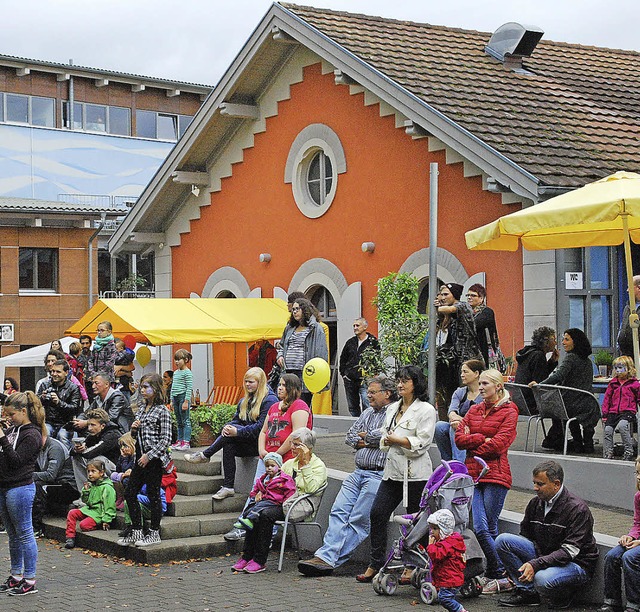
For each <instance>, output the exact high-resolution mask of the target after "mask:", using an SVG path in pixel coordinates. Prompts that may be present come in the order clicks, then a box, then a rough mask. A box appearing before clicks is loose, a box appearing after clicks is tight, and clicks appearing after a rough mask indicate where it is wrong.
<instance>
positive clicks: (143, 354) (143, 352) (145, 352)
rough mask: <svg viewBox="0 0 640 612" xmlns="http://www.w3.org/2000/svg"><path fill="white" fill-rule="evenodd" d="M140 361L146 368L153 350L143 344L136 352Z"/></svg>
mask: <svg viewBox="0 0 640 612" xmlns="http://www.w3.org/2000/svg"><path fill="white" fill-rule="evenodd" d="M136 359H137V360H138V363H139V364H140V365H141V366H142V367H143V368H144V367H145V366H146V365H147V364H148V363H149V362H150V361H151V351H150V350H149V347H148V346H141V347H140V348H139V349H138V352H137V353H136Z"/></svg>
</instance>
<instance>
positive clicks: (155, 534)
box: [135, 529, 161, 546]
mask: <svg viewBox="0 0 640 612" xmlns="http://www.w3.org/2000/svg"><path fill="white" fill-rule="evenodd" d="M160 541H161V540H160V532H159V531H154V530H153V529H151V530H150V531H149V533H148V534H147V535H146V536H144V537H143V538H140V539H139V540H138V541H137V542H135V545H136V546H151V545H152V544H160Z"/></svg>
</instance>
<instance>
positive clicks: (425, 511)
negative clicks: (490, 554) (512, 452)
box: [372, 457, 489, 604]
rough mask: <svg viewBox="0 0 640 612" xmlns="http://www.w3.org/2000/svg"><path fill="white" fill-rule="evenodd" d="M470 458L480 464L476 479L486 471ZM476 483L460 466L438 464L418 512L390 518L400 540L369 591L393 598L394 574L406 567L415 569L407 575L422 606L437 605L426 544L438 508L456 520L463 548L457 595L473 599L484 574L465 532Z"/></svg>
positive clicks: (475, 542) (472, 541) (478, 550)
mask: <svg viewBox="0 0 640 612" xmlns="http://www.w3.org/2000/svg"><path fill="white" fill-rule="evenodd" d="M474 458H475V460H476V461H477V462H478V463H480V464H481V465H482V471H481V473H480V475H479V476H478V480H479V479H480V478H482V477H483V476H484V475H485V474H486V473H487V472H488V470H489V468H488V466H487V464H486V463H485V462H484V461H483V460H482V459H480V458H479V457H474ZM476 483H477V481H474V480H473V478H472V477H471V476H470V475H469V472H468V471H467V468H466V466H465V465H464V463H461V462H459V461H444V460H443V461H442V465H440V466H439V467H438V468H437V469H436V470H435V471H434V472H433V474H431V477H430V478H429V480H428V481H427V484H426V485H425V487H424V491H423V492H422V497H421V499H420V510H419V511H418V512H417V513H416V514H414V515H403V516H395V517H394V518H393V520H394V522H396V523H398V524H399V525H400V537H399V538H398V539H397V540H396V541H395V542H394V543H393V548H392V549H391V551H390V552H389V555H388V556H387V561H386V562H385V564H384V565H383V566H382V568H381V569H380V571H379V572H378V573H377V574H376V575H375V576H374V578H373V582H372V586H373V590H374V591H375V592H376V593H377V594H378V595H393V594H394V593H395V592H396V589H397V588H398V572H402V571H403V570H404V568H405V567H407V566H409V567H414V568H415V569H414V570H413V572H412V574H411V585H412V586H413V587H414V588H416V589H418V591H419V592H420V599H421V600H422V601H423V602H424V603H426V604H433V603H436V602H437V600H438V592H437V590H436V588H435V587H434V586H433V584H432V583H431V563H430V561H429V557H428V555H427V549H426V545H427V542H428V536H429V524H428V519H429V516H430V515H431V514H432V513H433V512H435V511H436V510H440V509H441V508H446V509H448V510H451V512H452V513H453V516H454V517H455V520H456V526H455V530H456V531H458V532H459V533H460V534H461V535H462V537H463V538H464V541H465V544H466V547H467V553H466V556H467V564H466V568H465V582H464V585H463V586H462V588H461V589H460V594H461V595H462V596H463V597H477V596H478V595H480V593H482V584H481V582H480V581H479V580H478V576H480V575H481V574H482V573H483V572H484V569H485V567H484V566H485V557H484V554H483V552H482V549H481V548H480V545H479V544H478V540H477V539H476V536H475V534H474V533H473V531H471V530H470V529H469V513H470V509H471V499H472V498H473V489H474V487H475V485H476Z"/></svg>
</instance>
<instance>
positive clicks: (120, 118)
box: [109, 106, 131, 136]
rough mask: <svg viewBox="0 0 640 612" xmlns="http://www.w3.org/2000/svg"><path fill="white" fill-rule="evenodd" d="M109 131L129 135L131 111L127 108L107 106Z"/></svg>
mask: <svg viewBox="0 0 640 612" xmlns="http://www.w3.org/2000/svg"><path fill="white" fill-rule="evenodd" d="M109 133H110V134H120V135H121V136H130V135H131V113H130V111H129V109H128V108H120V107H119V106H110V107H109Z"/></svg>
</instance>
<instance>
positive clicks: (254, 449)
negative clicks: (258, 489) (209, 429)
mask: <svg viewBox="0 0 640 612" xmlns="http://www.w3.org/2000/svg"><path fill="white" fill-rule="evenodd" d="M220 449H222V468H223V470H222V471H223V473H224V480H223V482H222V486H223V487H227V488H229V489H233V485H234V483H235V480H236V457H255V456H256V455H257V454H258V440H256V439H253V438H252V439H250V440H248V439H245V438H238V437H237V436H218V437H217V438H216V440H215V441H214V443H213V444H212V445H211V446H210V447H209V448H208V449H206V450H205V451H203V453H202V454H203V455H204V456H205V457H209V458H211V457H213V455H215V454H216V453H217V452H218V451H219V450H220ZM258 463H262V462H261V461H259V462H258Z"/></svg>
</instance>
